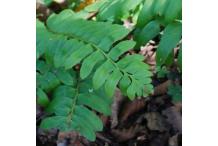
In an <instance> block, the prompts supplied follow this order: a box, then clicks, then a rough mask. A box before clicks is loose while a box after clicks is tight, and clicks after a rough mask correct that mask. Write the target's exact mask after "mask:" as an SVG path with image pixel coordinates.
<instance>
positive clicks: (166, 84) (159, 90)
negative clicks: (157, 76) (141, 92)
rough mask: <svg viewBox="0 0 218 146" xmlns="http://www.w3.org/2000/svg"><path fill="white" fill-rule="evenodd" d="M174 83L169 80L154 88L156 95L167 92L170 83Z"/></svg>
mask: <svg viewBox="0 0 218 146" xmlns="http://www.w3.org/2000/svg"><path fill="white" fill-rule="evenodd" d="M171 83H172V81H171V80H167V81H165V82H163V83H161V84H159V85H157V86H156V87H155V88H154V94H153V95H154V96H157V95H163V94H166V93H167V91H168V87H169V85H170V84H171Z"/></svg>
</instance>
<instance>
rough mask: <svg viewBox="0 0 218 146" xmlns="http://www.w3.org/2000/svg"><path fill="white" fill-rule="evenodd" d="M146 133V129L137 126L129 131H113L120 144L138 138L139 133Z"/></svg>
mask: <svg viewBox="0 0 218 146" xmlns="http://www.w3.org/2000/svg"><path fill="white" fill-rule="evenodd" d="M142 130H144V131H145V127H143V126H141V125H135V126H132V127H130V128H128V129H112V131H111V132H112V134H113V135H114V137H116V139H117V141H118V142H124V141H127V140H129V139H132V138H134V137H135V136H136V134H137V133H139V132H142Z"/></svg>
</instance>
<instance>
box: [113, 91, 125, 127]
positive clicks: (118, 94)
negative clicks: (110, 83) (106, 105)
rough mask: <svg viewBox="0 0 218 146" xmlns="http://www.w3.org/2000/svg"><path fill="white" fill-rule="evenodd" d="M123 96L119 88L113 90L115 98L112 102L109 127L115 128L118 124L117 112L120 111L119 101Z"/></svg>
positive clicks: (120, 101) (121, 100)
mask: <svg viewBox="0 0 218 146" xmlns="http://www.w3.org/2000/svg"><path fill="white" fill-rule="evenodd" d="M123 100H124V97H123V96H122V94H121V92H120V91H119V90H116V92H115V99H114V101H113V104H112V114H111V128H115V127H116V126H117V125H118V114H119V111H120V106H121V103H122V102H123Z"/></svg>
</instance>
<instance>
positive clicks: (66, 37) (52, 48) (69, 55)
mask: <svg viewBox="0 0 218 146" xmlns="http://www.w3.org/2000/svg"><path fill="white" fill-rule="evenodd" d="M62 22H65V23H62ZM47 27H48V30H49V31H50V32H53V33H54V34H57V35H62V36H61V37H56V38H51V39H50V40H49V42H48V45H47V49H46V51H45V52H46V53H45V56H46V61H47V62H48V63H49V64H54V66H55V67H56V68H59V67H64V68H65V69H66V70H68V69H71V68H72V67H73V66H75V65H77V64H80V63H81V64H82V66H81V70H80V77H81V78H82V79H85V78H87V77H88V76H89V75H90V74H91V73H92V72H94V74H93V87H94V89H99V88H100V87H101V86H105V91H106V93H107V95H108V96H113V94H114V91H115V88H116V86H117V84H118V83H119V82H120V80H121V79H122V78H123V77H124V76H127V78H128V79H129V80H130V84H128V87H129V88H130V89H129V90H128V89H127V90H126V92H125V93H126V94H127V95H128V97H130V99H133V98H134V97H135V96H143V95H147V94H149V93H150V92H151V90H150V89H151V88H152V85H151V79H150V77H151V76H152V74H151V72H150V71H149V66H148V65H146V64H145V63H143V62H142V61H143V60H138V59H135V57H132V56H134V55H129V56H127V57H125V58H123V59H121V60H119V58H120V56H121V55H123V54H124V53H126V52H127V51H129V50H130V49H132V48H133V47H134V46H135V42H134V41H132V40H126V41H120V40H121V39H122V38H124V37H125V36H126V35H127V34H128V33H129V30H127V29H126V28H124V27H123V26H120V25H116V24H110V23H107V22H93V21H87V20H82V19H77V18H75V17H74V14H73V13H72V11H70V10H65V11H63V12H61V13H60V14H58V15H56V14H55V15H52V16H51V17H50V18H49V19H48V21H47ZM117 41H120V42H119V43H117V44H116V45H115V44H114V43H115V42H117ZM99 64H100V65H99ZM139 74H140V76H139ZM144 80H146V81H144ZM120 86H123V84H120ZM133 86H134V87H135V88H137V90H131V88H132V87H133ZM109 87H110V88H109ZM121 88H123V87H121ZM147 88H148V89H149V90H148V89H147ZM123 91H124V90H123ZM127 91H128V92H127Z"/></svg>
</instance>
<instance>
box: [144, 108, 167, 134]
mask: <svg viewBox="0 0 218 146" xmlns="http://www.w3.org/2000/svg"><path fill="white" fill-rule="evenodd" d="M145 118H146V120H147V126H148V128H149V129H150V130H157V131H160V132H164V131H167V129H168V128H167V123H166V121H165V120H164V118H163V117H162V116H161V115H160V114H159V113H158V112H150V113H146V114H145Z"/></svg>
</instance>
